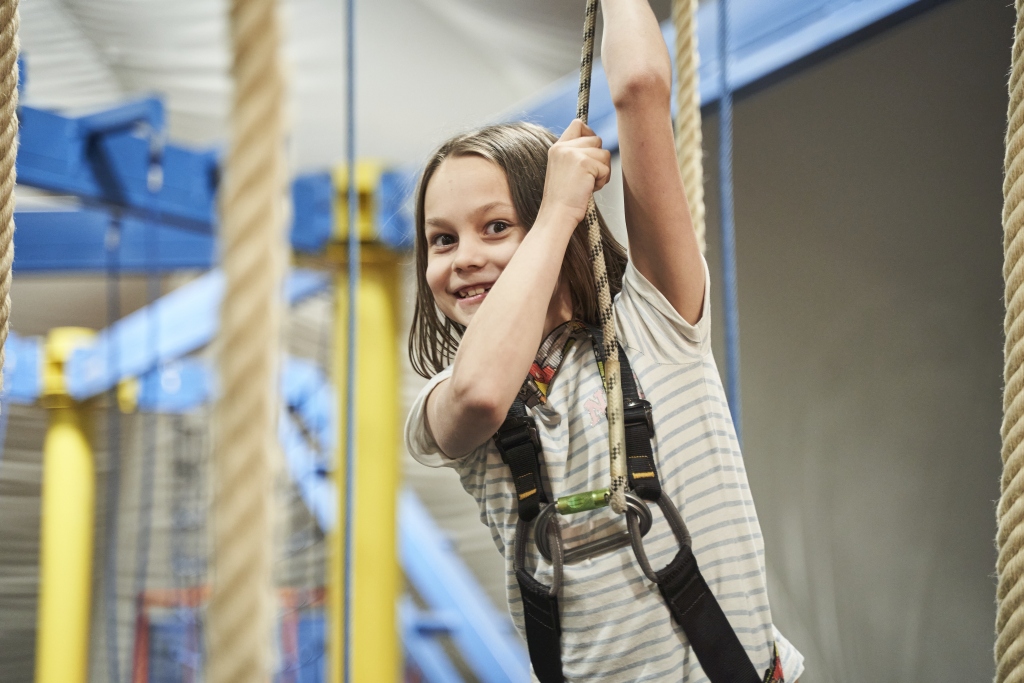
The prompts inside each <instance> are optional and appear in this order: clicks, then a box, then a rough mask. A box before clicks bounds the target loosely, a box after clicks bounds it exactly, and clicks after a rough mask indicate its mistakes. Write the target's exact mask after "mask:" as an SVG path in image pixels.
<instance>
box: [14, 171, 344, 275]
mask: <svg viewBox="0 0 1024 683" xmlns="http://www.w3.org/2000/svg"><path fill="white" fill-rule="evenodd" d="M333 192H334V188H333V186H332V185H331V178H330V175H328V174H326V173H314V174H309V175H304V176H300V177H298V178H296V179H295V182H294V183H293V184H292V200H293V204H292V205H293V207H294V212H293V216H294V218H293V221H292V231H291V241H292V246H293V247H294V248H295V249H296V250H298V251H306V252H317V251H321V250H322V249H323V248H324V245H326V243H327V240H328V239H330V236H331V231H332V228H333V220H334V216H333V211H334V209H333V205H332V201H333ZM14 223H15V225H16V226H17V230H18V233H17V238H16V239H17V249H16V250H15V252H14V271H15V272H16V273H22V274H24V273H40V272H64V271H74V272H104V271H107V270H110V269H114V270H117V271H119V272H123V273H139V274H143V273H145V274H149V273H165V272H169V271H175V270H190V269H198V270H209V269H210V268H212V267H213V266H214V265H215V254H216V248H215V243H214V238H213V236H212V235H211V234H208V233H205V232H196V231H194V230H182V229H180V228H178V227H175V226H172V225H165V224H161V223H158V222H155V221H151V220H148V219H143V218H140V217H139V216H138V215H137V214H133V213H126V214H125V213H122V212H121V211H119V210H117V209H111V208H109V207H103V208H100V207H97V206H86V207H83V208H81V209H77V210H75V209H70V210H60V211H36V210H25V211H17V212H15V214H14ZM115 224H116V227H117V230H112V229H111V228H112V226H115ZM111 235H114V236H115V240H116V243H115V244H113V245H111V244H110V238H111ZM111 246H113V250H112V251H111V250H109V249H108V247H111Z"/></svg>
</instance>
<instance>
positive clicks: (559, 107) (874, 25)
mask: <svg viewBox="0 0 1024 683" xmlns="http://www.w3.org/2000/svg"><path fill="white" fill-rule="evenodd" d="M943 1H944V0H772V1H771V2H766V1H765V0H730V2H729V8H730V15H729V16H730V19H731V26H730V28H731V29H732V32H731V33H730V39H729V42H730V44H729V57H728V59H729V68H728V70H727V71H728V76H729V81H728V83H729V89H730V90H732V91H736V90H741V89H743V88H747V87H750V86H754V85H758V84H760V83H762V82H764V81H765V80H766V79H769V78H771V77H777V76H779V75H782V74H784V73H788V72H789V71H790V70H792V69H794V68H797V67H802V66H806V65H809V64H812V63H814V62H816V61H818V60H820V59H822V58H825V57H827V56H829V55H831V54H833V53H834V52H835V51H837V50H839V49H841V48H845V47H847V46H849V45H852V44H854V43H855V42H857V41H858V40H860V39H862V38H864V37H867V36H870V35H872V34H873V33H874V32H876V31H878V30H881V29H883V28H885V27H887V26H889V25H891V24H894V23H896V22H898V21H901V20H904V19H906V18H908V17H910V16H913V15H915V14H917V13H919V12H923V11H924V10H926V9H929V8H931V7H933V6H935V5H938V4H940V3H941V2H943ZM717 13H718V2H717V0H707V1H706V2H702V3H701V4H700V9H698V11H697V43H698V49H699V50H700V96H701V105H702V106H707V105H709V104H713V103H714V102H717V101H718V98H719V96H720V93H721V83H720V79H719V70H720V69H719V59H718V18H717ZM662 33H663V35H664V37H665V42H666V43H668V45H669V48H670V49H669V52H670V54H671V53H673V52H674V51H673V50H672V49H671V48H672V45H673V44H674V43H675V30H674V29H673V27H672V23H671V22H665V23H664V24H662ZM578 86H579V75H578V74H577V73H572V74H569V75H567V76H565V77H564V78H562V79H561V80H559V81H558V82H556V83H555V84H554V85H552V86H551V87H549V88H547V89H546V90H545V91H544V92H543V93H542V94H540V95H539V96H538V97H536V98H534V99H532V100H529V101H527V102H526V103H525V104H524V105H523V107H521V108H518V109H517V110H516V111H514V112H513V113H512V115H511V116H509V117H508V119H507V120H527V121H533V122H535V123H539V124H540V125H543V126H545V127H547V128H550V129H551V130H554V131H557V132H559V133H560V132H561V131H562V130H564V129H565V127H566V126H568V125H569V122H570V121H572V118H573V116H575V112H576V92H577V88H578ZM590 125H591V127H592V128H593V129H594V131H595V132H596V133H597V134H598V135H600V136H601V138H602V140H603V142H604V147H605V148H606V149H610V150H612V151H614V150H617V149H618V146H619V136H618V130H617V128H616V125H615V110H614V107H612V104H611V95H610V92H609V90H608V79H607V78H606V76H605V73H604V69H602V68H601V67H600V65H595V66H594V73H593V76H592V78H591V103H590Z"/></svg>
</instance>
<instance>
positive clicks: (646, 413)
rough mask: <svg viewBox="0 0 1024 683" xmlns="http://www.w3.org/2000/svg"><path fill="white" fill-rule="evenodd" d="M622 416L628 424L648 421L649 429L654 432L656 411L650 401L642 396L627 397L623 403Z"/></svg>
mask: <svg viewBox="0 0 1024 683" xmlns="http://www.w3.org/2000/svg"><path fill="white" fill-rule="evenodd" d="M622 417H623V420H624V421H625V423H626V424H627V425H629V424H638V423H643V422H646V423H647V430H648V431H649V432H650V433H651V434H654V413H653V412H652V411H651V403H650V401H645V400H644V399H642V398H627V399H626V400H625V401H623V404H622Z"/></svg>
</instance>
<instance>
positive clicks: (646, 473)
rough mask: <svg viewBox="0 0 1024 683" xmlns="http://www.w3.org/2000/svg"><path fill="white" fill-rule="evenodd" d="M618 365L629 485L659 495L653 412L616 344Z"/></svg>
mask: <svg viewBox="0 0 1024 683" xmlns="http://www.w3.org/2000/svg"><path fill="white" fill-rule="evenodd" d="M619 367H620V368H621V369H622V414H623V421H624V422H625V425H626V427H625V428H626V471H627V473H628V474H629V485H630V488H632V489H633V492H634V493H636V495H638V496H640V497H641V498H643V499H644V500H658V498H660V497H661V482H660V481H659V480H658V470H657V469H655V467H654V452H653V451H652V449H651V438H652V437H653V436H654V416H653V414H652V412H651V404H650V403H648V402H647V401H645V400H644V399H642V398H640V392H638V391H637V388H636V382H635V381H634V379H633V370H632V368H630V367H629V361H627V360H626V352H625V351H623V350H622V347H621V346H620V347H619Z"/></svg>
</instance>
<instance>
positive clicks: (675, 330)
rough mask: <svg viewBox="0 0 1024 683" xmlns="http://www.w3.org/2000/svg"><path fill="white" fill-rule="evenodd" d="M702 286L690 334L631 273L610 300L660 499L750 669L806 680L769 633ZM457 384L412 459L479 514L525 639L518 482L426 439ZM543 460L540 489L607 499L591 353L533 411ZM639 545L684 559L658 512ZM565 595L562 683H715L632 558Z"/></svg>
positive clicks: (590, 574)
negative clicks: (649, 430)
mask: <svg viewBox="0 0 1024 683" xmlns="http://www.w3.org/2000/svg"><path fill="white" fill-rule="evenodd" d="M707 281H708V277H707V273H706V268H705V292H704V313H703V315H702V318H701V320H700V321H699V322H698V323H697V324H696V325H690V324H689V323H687V322H686V321H685V320H683V318H682V316H680V315H679V313H678V312H677V311H676V310H675V309H674V308H673V307H672V305H671V304H670V303H669V302H668V300H667V299H666V298H665V297H664V296H663V295H662V294H661V292H659V291H658V290H657V289H656V288H655V287H654V286H653V285H652V284H651V283H650V282H648V281H647V279H646V278H644V276H643V275H641V274H640V272H639V271H638V270H636V268H635V267H634V266H633V264H632V263H629V264H628V265H627V267H626V272H625V275H624V278H623V286H622V293H621V294H620V295H619V296H618V297H616V300H615V312H616V316H617V318H616V319H617V323H618V339H619V343H620V345H622V347H623V348H624V349H625V351H626V356H627V358H628V359H629V363H630V365H631V366H632V368H633V372H634V374H635V376H636V379H637V382H638V386H639V388H640V390H641V394H642V395H643V396H644V397H645V398H646V399H647V400H648V401H650V403H651V405H652V406H653V413H654V420H655V436H654V439H653V442H652V446H653V449H654V454H655V461H656V463H657V468H658V474H659V477H660V478H661V482H662V486H663V488H664V490H665V491H666V492H667V493H668V494H669V496H670V497H671V498H672V500H674V501H675V503H676V505H677V506H678V508H679V510H680V511H681V512H682V515H683V518H684V519H685V520H686V524H687V526H688V527H689V530H690V534H691V536H692V538H693V552H694V555H695V556H696V558H697V562H698V564H699V566H700V569H701V572H702V574H703V575H704V578H705V579H706V580H707V582H708V584H709V585H710V587H711V589H712V591H714V593H715V596H716V597H717V598H718V602H719V604H720V605H721V607H722V610H723V611H724V612H725V614H726V616H727V617H728V618H729V622H730V623H731V624H732V627H733V629H734V630H735V631H736V635H737V636H738V637H739V639H740V642H741V643H742V644H743V646H744V648H745V649H746V651H747V654H748V655H749V657H750V659H751V661H752V662H753V664H754V666H755V668H756V669H757V670H758V671H759V672H762V673H763V672H764V671H765V670H766V669H767V668H768V666H769V664H770V662H771V659H772V654H773V646H774V645H776V644H777V646H778V649H779V656H780V658H781V659H782V665H783V669H784V672H785V679H786V681H788V682H789V683H793V681H795V680H796V679H797V678H798V677H799V676H800V674H801V673H802V671H803V656H802V655H801V654H800V653H799V652H798V651H797V650H796V649H795V648H794V647H793V646H792V645H790V644H789V642H788V641H786V639H785V638H783V637H782V636H781V635H780V634H779V633H778V632H777V630H775V629H774V627H773V625H772V616H771V608H770V607H769V605H768V595H767V590H766V587H767V583H766V579H765V565H764V544H763V542H762V538H761V529H760V526H759V525H758V521H757V514H756V512H755V511H754V501H753V500H752V499H751V495H750V487H749V486H748V485H747V475H746V470H745V468H744V465H743V457H742V455H741V454H740V450H739V444H738V442H737V439H736V433H735V430H734V429H733V425H732V419H731V417H730V414H729V407H728V404H727V403H726V399H725V393H724V391H723V388H722V384H721V381H720V379H719V375H718V369H717V367H716V366H715V361H714V358H713V357H712V354H711V340H710V336H709V325H710V323H709V319H710V315H709V310H708V302H709V295H708V290H709V288H708V284H707ZM450 375H451V368H450V367H449V368H447V369H446V370H444V371H442V372H441V373H439V374H438V375H436V376H435V377H433V378H432V379H431V380H430V382H429V383H428V384H427V386H426V387H424V389H423V391H422V392H420V394H419V396H418V397H417V399H416V402H415V403H414V404H413V407H412V411H411V413H410V415H409V419H408V421H407V423H406V428H405V438H406V443H407V446H408V448H409V451H410V453H411V454H412V455H413V457H414V458H416V459H417V460H419V461H420V462H422V463H423V464H425V465H429V466H431V467H439V466H449V467H453V468H455V469H456V471H458V473H459V476H460V478H461V480H462V485H463V487H464V488H465V489H466V491H467V492H468V493H469V494H470V495H472V496H473V497H474V498H475V499H476V501H477V503H478V504H479V506H480V519H481V521H482V522H483V523H484V524H486V525H487V526H488V527H489V528H490V530H491V535H492V537H493V538H494V543H495V545H496V546H497V548H498V551H499V552H501V553H502V554H503V555H504V557H505V569H506V585H507V587H506V593H507V596H508V606H509V611H510V612H511V614H512V619H513V621H514V622H515V624H516V627H517V628H518V629H519V632H520V634H522V635H523V636H524V638H525V630H524V627H523V605H522V598H521V597H520V594H519V587H518V584H517V583H516V578H515V573H514V571H513V569H512V559H513V557H512V555H513V553H512V548H513V540H514V537H515V529H516V520H517V518H518V514H517V511H516V492H515V487H514V486H513V483H512V477H511V473H510V472H509V469H508V467H507V466H506V465H505V464H504V463H503V462H502V460H501V456H500V455H499V453H498V450H497V448H496V447H495V445H494V441H493V440H490V441H488V442H487V443H485V444H484V445H482V446H480V447H479V448H477V449H476V450H474V451H473V452H471V453H469V454H468V455H466V456H464V457H462V458H459V459H457V460H452V459H450V458H448V457H446V456H445V455H444V454H443V453H442V452H441V451H440V449H439V448H438V446H437V443H436V441H435V440H434V439H433V437H432V436H431V434H430V432H429V430H428V429H427V427H426V399H427V396H428V395H429V393H430V391H431V390H432V389H433V388H434V387H435V386H437V384H438V383H439V382H441V381H443V380H445V379H447V378H448V377H449V376H450ZM530 412H531V414H532V415H533V417H534V418H535V422H536V424H537V428H538V431H539V432H540V440H541V445H542V448H543V461H544V467H543V468H542V472H545V473H546V478H545V486H546V490H547V491H548V492H549V494H550V495H553V496H554V497H556V498H557V497H560V496H565V495H570V494H574V493H582V492H584V491H591V490H594V489H599V488H604V487H607V486H608V482H609V479H608V429H607V423H606V418H605V396H604V390H603V387H602V381H601V376H600V373H599V372H598V366H597V361H596V359H595V356H594V350H593V346H592V344H591V342H590V341H589V340H586V341H583V342H582V343H579V344H574V345H572V346H571V347H570V348H569V349H568V351H567V353H566V355H565V358H564V360H563V361H562V364H561V367H560V368H559V370H558V372H557V374H556V375H555V377H554V379H553V381H552V382H551V384H550V386H548V387H547V400H546V401H545V402H543V403H540V404H538V405H535V406H534V407H533V408H531V409H530ZM651 512H652V513H653V515H654V525H653V526H652V528H651V530H650V532H649V533H648V534H647V536H646V537H645V538H644V547H645V548H646V550H647V554H648V556H649V557H650V560H651V565H652V566H653V567H654V568H655V569H656V570H657V569H660V568H661V567H663V566H665V565H666V564H668V562H669V561H670V560H671V559H672V558H673V557H674V556H675V553H676V551H677V550H678V548H677V546H676V542H675V537H674V536H673V534H672V532H671V530H670V529H669V527H668V524H667V522H666V521H665V519H664V516H663V515H662V514H661V511H660V510H659V509H658V506H657V505H653V504H652V505H651ZM559 519H560V521H561V523H562V538H563V539H564V543H565V547H566V548H571V547H573V546H574V545H577V544H579V543H582V542H587V541H592V540H594V539H596V538H599V537H601V536H604V535H607V534H611V533H617V532H618V531H620V530H622V529H624V528H625V522H624V519H623V518H622V517H621V516H618V515H614V514H613V513H612V512H611V511H610V510H609V509H607V508H605V509H603V510H595V511H592V512H587V513H582V514H578V515H574V516H571V517H560V518H559ZM532 536H533V534H532V532H531V534H530V539H529V543H528V546H527V547H528V552H527V562H526V566H527V568H529V569H530V570H531V571H533V574H534V576H535V577H536V578H537V579H538V580H539V581H540V582H541V583H543V584H545V585H551V565H550V563H548V562H547V561H545V560H544V559H543V558H542V557H541V556H540V553H539V552H538V551H537V547H536V545H535V544H534V543H533V539H532ZM562 585H563V588H562V592H561V595H560V596H559V607H560V610H561V624H562V665H563V671H564V674H565V679H566V680H567V681H584V680H586V681H595V680H600V681H687V682H689V683H701V682H703V681H707V680H708V679H707V676H705V675H704V672H703V670H702V669H701V667H700V664H699V662H698V661H697V658H696V657H695V656H694V654H693V651H692V650H691V649H690V648H689V645H688V643H687V640H686V636H685V635H684V634H683V632H682V629H680V628H679V626H678V625H676V624H675V622H674V621H672V619H671V617H670V615H669V612H668V609H667V608H666V606H665V603H664V601H663V600H662V598H661V594H660V593H659V592H658V589H657V587H656V586H655V585H654V584H653V583H651V582H650V581H649V580H648V579H647V578H646V577H645V576H644V575H643V572H642V571H641V570H640V567H639V566H638V565H637V563H636V560H635V559H634V557H633V552H632V550H631V549H630V548H629V547H625V548H621V549H619V550H617V551H614V552H610V553H606V554H604V555H599V556H597V557H594V558H592V559H589V560H583V561H581V562H579V563H575V564H571V565H566V566H565V567H564V574H563V584H562Z"/></svg>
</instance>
